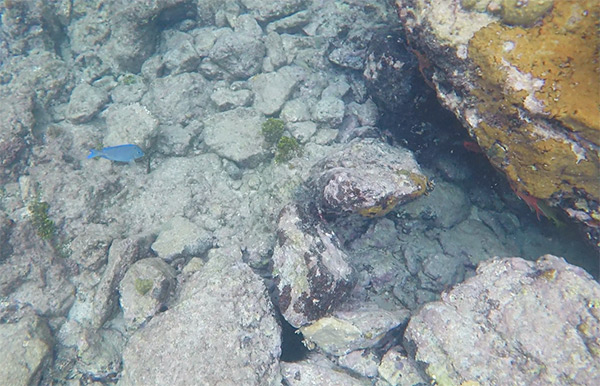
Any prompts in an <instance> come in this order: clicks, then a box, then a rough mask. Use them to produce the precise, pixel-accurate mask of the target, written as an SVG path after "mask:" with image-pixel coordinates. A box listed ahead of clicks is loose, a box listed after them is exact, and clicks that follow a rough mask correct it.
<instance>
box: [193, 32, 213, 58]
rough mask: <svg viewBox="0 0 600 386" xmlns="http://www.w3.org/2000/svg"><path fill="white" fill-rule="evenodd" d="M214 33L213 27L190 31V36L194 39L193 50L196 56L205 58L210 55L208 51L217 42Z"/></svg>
mask: <svg viewBox="0 0 600 386" xmlns="http://www.w3.org/2000/svg"><path fill="white" fill-rule="evenodd" d="M214 32H215V31H214V27H206V28H196V29H194V30H192V31H190V35H192V36H193V37H194V49H195V50H196V52H197V53H198V56H200V57H205V56H208V55H209V54H210V49H211V48H212V46H213V45H214V44H215V40H217V36H216V35H215V33H214Z"/></svg>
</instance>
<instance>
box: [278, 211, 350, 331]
mask: <svg viewBox="0 0 600 386" xmlns="http://www.w3.org/2000/svg"><path fill="white" fill-rule="evenodd" d="M277 236H278V244H277V245H276V246H275V250H274V252H273V276H274V278H275V283H276V285H277V292H278V297H279V308H280V311H281V313H282V314H283V316H284V318H285V319H286V320H287V321H288V322H289V323H290V324H291V325H292V326H295V327H301V326H303V325H306V324H307V323H309V322H310V321H312V320H316V319H319V318H321V317H323V316H325V315H327V314H328V313H329V312H330V311H332V310H333V309H334V308H335V307H336V306H337V305H339V304H341V303H342V302H343V301H344V300H345V298H346V297H347V296H348V295H349V292H350V290H351V289H352V287H353V285H354V275H353V271H352V268H351V267H350V265H348V263H347V256H346V253H345V252H343V251H342V250H341V249H340V247H339V245H338V242H337V239H336V237H335V236H334V235H333V234H332V233H329V232H328V231H326V230H325V228H324V227H323V226H322V225H321V224H318V223H317V224H310V222H309V221H305V220H304V219H303V216H302V214H301V213H300V210H299V209H298V207H297V206H296V205H294V204H289V205H287V206H286V207H284V208H283V209H282V210H281V213H280V214H279V223H278V229H277Z"/></svg>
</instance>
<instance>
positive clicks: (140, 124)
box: [103, 103, 158, 148]
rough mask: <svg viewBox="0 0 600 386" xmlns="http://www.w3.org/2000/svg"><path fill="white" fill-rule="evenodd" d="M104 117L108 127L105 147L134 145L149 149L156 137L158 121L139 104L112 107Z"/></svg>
mask: <svg viewBox="0 0 600 386" xmlns="http://www.w3.org/2000/svg"><path fill="white" fill-rule="evenodd" d="M103 117H104V118H105V119H106V126H107V130H106V135H105V136H104V145H105V146H116V145H122V144H125V143H134V144H137V145H140V146H141V147H142V148H147V147H149V146H150V145H151V142H152V140H153V139H154V137H155V136H156V132H157V128H158V120H157V119H156V118H154V116H153V115H152V113H150V111H148V109H147V108H146V107H144V106H142V105H140V104H139V103H133V104H130V105H112V106H110V107H109V108H108V109H107V110H106V112H105V113H104V114H103Z"/></svg>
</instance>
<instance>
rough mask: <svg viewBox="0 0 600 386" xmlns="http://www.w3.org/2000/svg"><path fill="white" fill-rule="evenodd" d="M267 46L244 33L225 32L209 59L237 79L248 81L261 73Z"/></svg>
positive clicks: (216, 43)
mask: <svg viewBox="0 0 600 386" xmlns="http://www.w3.org/2000/svg"><path fill="white" fill-rule="evenodd" d="M265 53H266V49H265V45H264V44H263V43H262V41H260V40H259V39H257V38H255V37H252V36H248V35H246V34H243V33H238V32H232V31H225V32H224V33H222V34H221V35H220V36H219V37H218V38H217V41H215V44H214V45H213V46H212V48H211V50H210V54H209V57H210V59H211V61H212V62H214V63H215V64H217V65H218V66H219V67H221V68H222V69H223V70H225V71H226V72H227V73H229V74H230V75H231V76H232V77H233V78H235V79H248V78H249V77H251V76H252V75H256V74H257V73H259V72H260V69H261V67H262V62H263V58H264V57H265Z"/></svg>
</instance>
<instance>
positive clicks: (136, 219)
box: [0, 0, 600, 385]
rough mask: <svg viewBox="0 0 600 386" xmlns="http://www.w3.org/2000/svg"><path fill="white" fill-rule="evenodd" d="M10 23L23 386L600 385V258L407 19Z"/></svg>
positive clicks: (238, 5) (314, 10) (1, 70)
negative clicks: (541, 192) (486, 134)
mask: <svg viewBox="0 0 600 386" xmlns="http://www.w3.org/2000/svg"><path fill="white" fill-rule="evenodd" d="M0 13H1V15H2V16H1V23H0V112H1V114H0V117H1V119H0V167H1V174H0V182H1V183H2V189H1V191H0V197H1V201H0V208H1V210H2V211H1V212H0V248H1V249H0V344H1V347H2V350H0V363H2V366H0V384H2V385H37V384H40V385H111V384H119V385H167V384H169V385H217V384H218V385H233V384H239V385H279V384H284V385H418V384H431V382H435V383H437V384H440V385H461V384H463V385H501V384H518V385H543V384H575V385H592V384H594V380H595V379H597V378H598V377H600V365H599V363H600V286H599V285H598V282H597V277H598V253H597V250H595V249H594V248H593V246H592V245H590V244H589V243H587V242H586V240H585V237H584V233H583V232H580V229H579V228H578V226H577V224H575V223H573V222H571V220H570V219H569V218H567V217H566V216H563V217H561V216H558V215H557V218H555V219H554V221H550V219H548V218H545V217H543V216H542V217H538V214H537V213H536V212H534V211H531V210H530V208H529V207H528V206H527V204H526V203H525V202H523V201H521V200H520V198H519V197H518V196H517V195H516V194H515V192H514V191H513V190H512V189H511V186H510V184H509V183H508V182H506V180H505V178H504V176H503V175H502V174H500V173H499V172H497V171H496V170H495V169H494V168H493V167H492V166H490V164H489V162H488V161H487V159H486V157H485V155H484V154H482V153H481V152H479V151H478V149H477V148H476V147H474V146H473V145H472V142H471V139H470V138H469V137H468V135H467V132H466V130H464V129H463V128H462V127H461V125H460V123H459V122H458V121H456V120H455V118H454V117H453V116H452V115H451V114H450V113H448V112H446V111H444V110H443V108H442V107H441V106H439V104H438V103H437V101H436V94H435V92H434V91H433V90H432V89H431V88H430V85H429V84H428V81H424V80H423V79H422V77H421V75H422V72H423V71H422V70H423V68H422V66H420V65H419V59H418V58H417V57H415V56H414V53H413V51H411V49H410V48H409V46H407V44H406V39H405V36H404V33H403V30H402V25H401V24H400V20H399V19H398V16H397V14H396V10H395V9H394V7H393V5H392V4H391V3H390V2H387V1H384V0H381V1H372V2H361V1H353V0H344V1H335V0H314V1H310V0H283V1H278V2H272V1H262V0H239V1H236V0H229V1H216V0H205V1H203V0H199V1H191V0H165V1H141V0H138V1H129V2H122V1H100V0H98V1H88V2H69V1H60V0H56V1H48V2H40V1H34V0H31V1H20V2H17V1H14V2H4V4H2V5H0ZM122 144H135V145H137V146H139V147H140V148H141V149H143V151H144V153H145V155H144V156H143V157H142V158H140V159H137V160H135V161H133V162H129V163H119V162H112V161H110V160H107V159H103V158H100V159H87V158H86V157H87V156H88V154H89V150H90V149H102V148H104V147H111V146H117V145H122ZM300 340H302V343H300Z"/></svg>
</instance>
